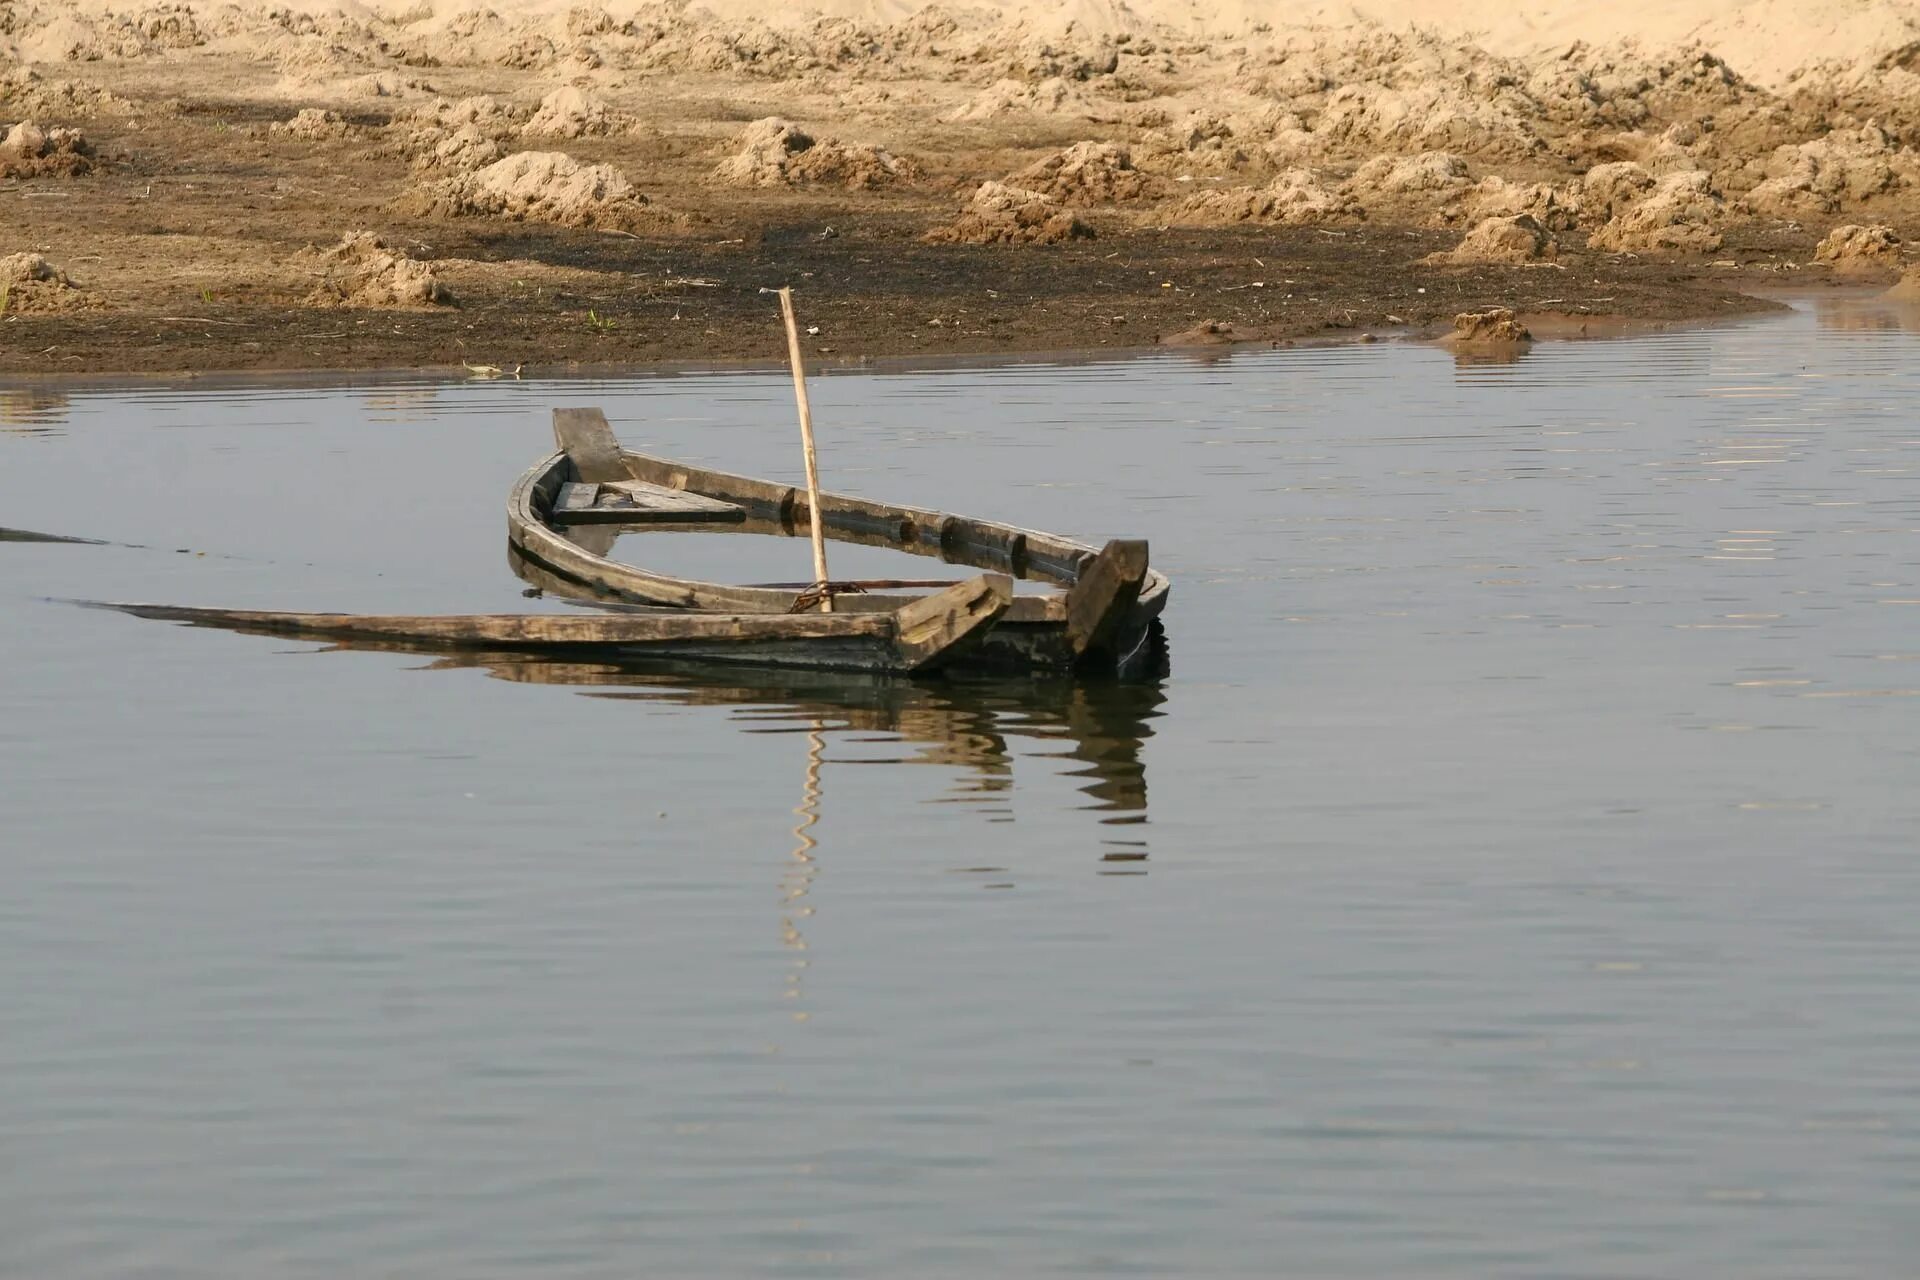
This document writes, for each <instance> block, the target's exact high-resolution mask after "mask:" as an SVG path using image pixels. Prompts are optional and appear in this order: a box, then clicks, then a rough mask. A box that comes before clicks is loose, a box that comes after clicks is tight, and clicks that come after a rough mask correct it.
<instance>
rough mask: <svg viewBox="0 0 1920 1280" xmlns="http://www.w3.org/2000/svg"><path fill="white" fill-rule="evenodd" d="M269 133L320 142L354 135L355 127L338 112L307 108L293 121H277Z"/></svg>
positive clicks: (271, 126) (298, 113)
mask: <svg viewBox="0 0 1920 1280" xmlns="http://www.w3.org/2000/svg"><path fill="white" fill-rule="evenodd" d="M267 132H269V133H271V134H275V135H277V136H279V137H285V138H301V139H304V140H306V141H309V142H320V141H324V140H326V139H328V138H345V137H349V136H351V135H352V134H353V132H354V127H353V124H352V123H351V122H350V121H349V120H348V119H347V118H346V117H345V116H343V115H341V114H340V113H339V112H337V111H328V110H326V109H325V108H322V107H305V108H302V109H301V110H300V111H299V112H297V113H296V114H295V115H294V117H293V119H291V120H276V121H275V122H274V123H273V124H271V125H269V126H268V129H267Z"/></svg>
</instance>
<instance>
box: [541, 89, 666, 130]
mask: <svg viewBox="0 0 1920 1280" xmlns="http://www.w3.org/2000/svg"><path fill="white" fill-rule="evenodd" d="M639 128H640V121H639V119H638V118H636V117H634V116H631V115H628V114H627V113H626V112H624V111H616V110H615V109H614V108H612V107H610V106H608V105H607V104H606V103H604V102H602V101H601V100H600V99H598V98H596V97H594V96H593V95H591V94H589V93H587V92H586V91H585V90H582V89H576V88H574V87H573V86H571V85H569V86H567V87H566V88H563V89H555V90H554V91H553V92H552V93H550V94H548V95H547V96H546V97H544V98H542V99H541V100H540V107H539V109H538V110H536V111H535V112H534V113H533V116H532V118H531V119H529V120H528V121H527V122H526V123H525V124H524V125H522V126H520V132H521V134H522V135H524V136H526V137H530V138H531V137H547V138H579V137H586V136H593V137H608V136H610V135H614V134H630V133H635V132H637V131H638V130H639Z"/></svg>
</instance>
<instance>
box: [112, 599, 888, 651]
mask: <svg viewBox="0 0 1920 1280" xmlns="http://www.w3.org/2000/svg"><path fill="white" fill-rule="evenodd" d="M99 607H101V608H106V609H114V610H118V611H119V612H121V613H129V614H132V615H133V616H134V617H136V618H155V619H158V620H160V621H164V622H184V623H187V624H188V625H190V626H199V627H228V628H232V629H235V630H253V631H266V632H271V633H273V634H275V635H293V636H309V637H313V638H316V639H322V640H351V639H356V638H366V639H373V640H378V639H388V640H419V641H438V642H444V643H450V644H460V643H471V644H482V645H515V644H532V645H541V646H555V647H564V646H569V645H577V646H582V647H626V646H630V645H632V646H637V645H645V644H649V643H655V642H660V641H676V640H701V641H716V642H723V643H724V642H744V641H749V640H764V639H775V640H788V641H796V642H800V641H807V640H817V639H822V638H826V637H830V636H856V635H858V636H883V637H891V636H892V635H893V634H895V632H894V621H893V615H891V614H885V613H866V614H824V613H795V614H780V613H749V614H725V613H660V614H631V613H623V614H613V615H601V614H575V613H557V614H544V613H533V614H523V613H469V614H429V615H415V614H357V613H284V612H279V611H276V610H264V609H207V608H198V607H194V606H188V605H163V604H111V603H102V604H101V605H100V606H99Z"/></svg>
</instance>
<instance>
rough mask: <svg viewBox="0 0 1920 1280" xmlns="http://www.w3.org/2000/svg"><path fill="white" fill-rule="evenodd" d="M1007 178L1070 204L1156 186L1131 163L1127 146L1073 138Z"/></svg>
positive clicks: (1114, 198)
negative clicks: (1067, 145) (1070, 141)
mask: <svg viewBox="0 0 1920 1280" xmlns="http://www.w3.org/2000/svg"><path fill="white" fill-rule="evenodd" d="M1008 181H1009V182H1010V183H1013V184H1018V185H1019V186H1020V187H1021V188H1023V189H1025V190H1029V191H1038V192H1039V193H1041V194H1042V195H1045V196H1050V197H1052V198H1053V199H1055V200H1058V201H1060V202H1061V203H1062V204H1073V205H1089V204H1113V203H1116V202H1118V201H1121V200H1135V199H1138V198H1140V197H1142V196H1145V195H1148V194H1151V193H1152V192H1153V190H1154V188H1155V184H1154V183H1153V181H1152V180H1151V179H1150V178H1148V177H1147V175H1146V174H1144V173H1141V172H1140V171H1139V170H1137V169H1135V168H1134V167H1133V156H1132V155H1131V154H1130V153H1129V152H1128V151H1127V149H1126V148H1125V147H1122V146H1117V145H1116V144H1114V143H1111V142H1076V143H1074V144H1073V145H1072V146H1070V147H1068V148H1067V149H1066V150H1064V151H1056V152H1054V153H1053V154H1052V155H1050V156H1047V157H1046V158H1045V159H1043V160H1039V161H1036V162H1035V163H1033V164H1030V165H1028V166H1027V167H1026V168H1024V169H1022V170H1020V172H1018V173H1016V174H1014V175H1013V177H1012V178H1010V179H1009V180H1008Z"/></svg>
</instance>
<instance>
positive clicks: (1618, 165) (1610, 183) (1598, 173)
mask: <svg viewBox="0 0 1920 1280" xmlns="http://www.w3.org/2000/svg"><path fill="white" fill-rule="evenodd" d="M1654 181H1655V179H1654V176H1653V175H1652V174H1651V173H1648V172H1647V169H1646V166H1644V165H1642V164H1639V163H1637V162H1636V161H1632V160H1616V161H1613V162H1611V163H1608V164H1597V165H1595V166H1593V168H1591V169H1589V170H1587V171H1586V173H1584V174H1582V175H1581V176H1580V177H1579V178H1577V179H1575V180H1574V183H1573V198H1574V202H1575V204H1576V205H1577V206H1578V208H1579V210H1580V216H1581V218H1582V219H1583V220H1584V221H1585V222H1587V223H1588V224H1589V225H1592V226H1598V225H1600V224H1601V223H1604V222H1610V221H1612V220H1613V219H1614V218H1615V217H1617V216H1618V215H1620V214H1623V213H1625V212H1626V211H1627V210H1628V209H1629V208H1631V207H1632V206H1633V205H1634V204H1636V203H1637V202H1638V201H1639V200H1641V199H1642V198H1643V197H1644V196H1645V195H1646V194H1647V193H1648V192H1649V191H1652V190H1653V185H1654Z"/></svg>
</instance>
